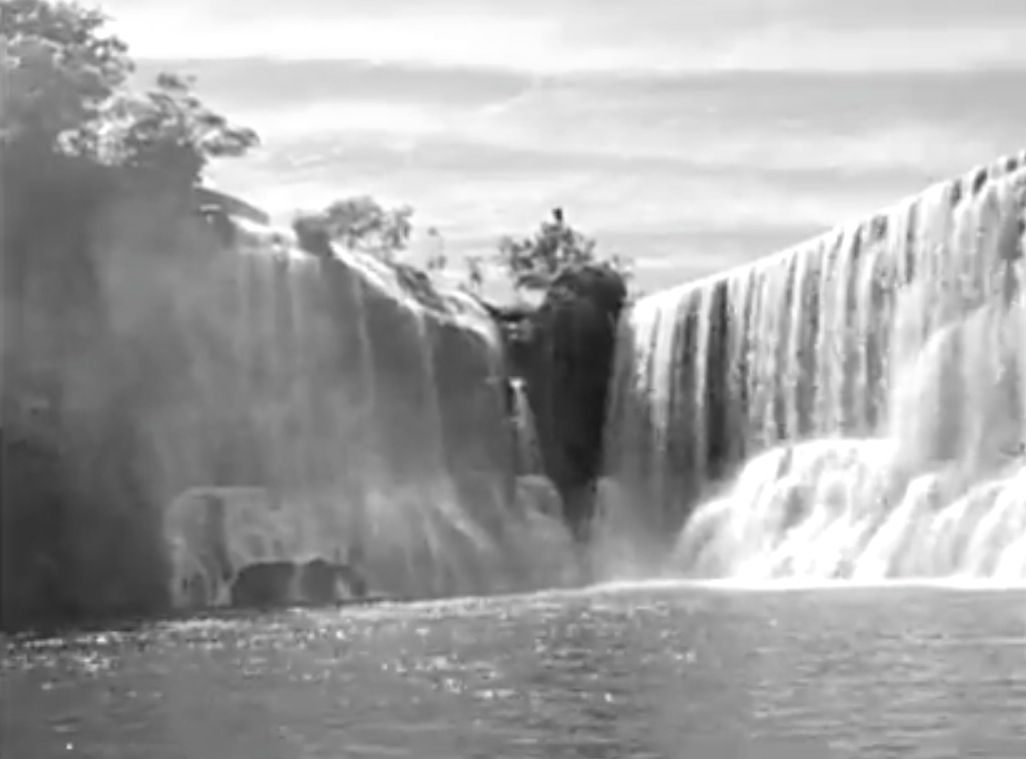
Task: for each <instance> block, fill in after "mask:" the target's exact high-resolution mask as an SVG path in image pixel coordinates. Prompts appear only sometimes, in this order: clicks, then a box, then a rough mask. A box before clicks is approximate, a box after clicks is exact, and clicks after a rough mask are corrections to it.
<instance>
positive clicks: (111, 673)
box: [0, 584, 1026, 759]
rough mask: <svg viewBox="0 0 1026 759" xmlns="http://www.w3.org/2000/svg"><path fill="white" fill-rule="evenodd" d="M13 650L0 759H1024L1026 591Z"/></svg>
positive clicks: (56, 642)
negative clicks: (839, 758)
mask: <svg viewBox="0 0 1026 759" xmlns="http://www.w3.org/2000/svg"><path fill="white" fill-rule="evenodd" d="M3 645H4V657H3V669H2V680H0V682H2V688H3V693H2V702H0V703H2V706H0V710H2V723H0V728H2V733H0V735H2V738H0V748H2V751H0V755H2V756H3V759H44V758H45V757H69V756H72V757H152V758H153V759H160V758H164V757H167V758H170V757H197V758H199V759H207V758H209V759H229V757H238V758H239V759H261V758H262V757H382V756H388V757H416V758H417V759H430V758H431V757H482V758H484V757H496V758H499V757H589V758H595V759H598V758H599V757H609V758H610V759H621V758H626V757H717V758H718V757H786V758H787V759H790V758H792V757H803V756H808V757H831V756H845V757H860V758H864V757H899V756H900V757H904V756H910V757H961V756H977V757H1020V758H1021V757H1024V756H1026V590H1022V589H1017V590H994V589H991V590H980V589H965V588H962V589H957V588H940V587H875V588H873V587H863V588H858V587H844V588H819V589H810V588H805V589H794V588H792V589H789V590H780V589H776V590H765V589H763V590H754V589H738V588H725V587H715V586H695V585H682V584H663V585H651V584H648V585H640V586H619V587H608V588H602V589H595V590H588V591H580V592H569V593H568V592H561V593H548V594H541V595H534V596H521V597H513V598H496V599H473V600H456V601H446V602H437V603H424V604H413V605H404V606H398V605H395V606H378V607H367V608H363V609H349V610H342V611H338V610H332V611H316V612H311V611H292V612H285V613H281V614H276V615H264V616H252V617H234V618H218V619H196V620H190V621H184V622H183V621H175V622H165V623H154V624H152V625H149V626H146V627H144V628H140V629H134V630H123V631H113V630H112V631H108V632H104V633H95V632H93V633H88V634H81V635H68V636H64V637H61V638H49V639H8V640H6V641H5V642H4V644H3Z"/></svg>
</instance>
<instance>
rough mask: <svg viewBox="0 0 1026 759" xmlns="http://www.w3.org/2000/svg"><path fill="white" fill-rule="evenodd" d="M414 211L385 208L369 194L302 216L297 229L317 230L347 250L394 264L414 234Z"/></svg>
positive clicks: (295, 222) (402, 207)
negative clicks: (360, 252) (373, 256)
mask: <svg viewBox="0 0 1026 759" xmlns="http://www.w3.org/2000/svg"><path fill="white" fill-rule="evenodd" d="M412 217H413V209H412V208H410V207H409V206H399V207H398V208H385V207H384V206H382V205H381V204H380V203H378V201H376V200H374V198H372V197H370V196H368V195H360V196H356V197H351V198H345V199H342V200H337V201H335V202H334V203H332V204H331V205H329V206H328V207H327V208H325V209H324V210H323V211H320V212H318V213H304V214H300V215H299V216H298V217H297V218H296V220H295V221H294V222H293V226H294V227H296V228H297V231H298V229H299V228H300V227H302V228H305V229H317V230H319V231H320V232H322V233H323V234H325V235H326V236H327V238H328V239H329V240H331V241H332V242H335V243H338V244H339V245H341V246H342V247H343V248H345V249H346V250H359V251H362V252H364V253H370V254H372V255H376V256H378V257H380V258H383V259H385V260H388V261H391V260H393V259H394V257H395V254H396V253H398V252H399V251H402V250H405V249H406V247H407V246H408V245H409V242H410V234H411V232H412V231H413V223H412Z"/></svg>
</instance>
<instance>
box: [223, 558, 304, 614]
mask: <svg viewBox="0 0 1026 759" xmlns="http://www.w3.org/2000/svg"><path fill="white" fill-rule="evenodd" d="M297 570H298V567H297V566H296V565H295V563H293V562H291V561H269V562H260V563H258V564H250V565H249V566H246V567H243V568H242V570H241V571H240V572H239V574H238V575H237V576H236V578H235V582H233V583H232V586H231V605H232V606H233V607H235V608H239V609H268V608H273V607H280V606H288V605H289V604H292V603H294V602H295V601H296V598H295V591H294V588H295V585H294V581H295V578H296V574H297Z"/></svg>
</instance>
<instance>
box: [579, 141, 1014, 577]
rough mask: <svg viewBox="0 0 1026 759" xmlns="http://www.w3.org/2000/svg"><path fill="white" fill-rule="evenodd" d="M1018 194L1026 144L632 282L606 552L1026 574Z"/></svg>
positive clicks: (912, 573) (797, 568)
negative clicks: (739, 262)
mask: <svg viewBox="0 0 1026 759" xmlns="http://www.w3.org/2000/svg"><path fill="white" fill-rule="evenodd" d="M1024 208H1026V154H1024V155H1022V156H1019V157H1018V158H1017V159H1013V160H1011V161H1006V162H1002V163H1001V164H1000V165H996V166H994V167H991V169H990V170H989V171H988V172H987V174H986V176H983V177H981V176H979V175H978V173H975V172H974V174H972V175H969V176H967V177H965V178H963V179H962V180H960V181H958V182H955V183H945V184H942V185H937V186H935V187H933V188H931V189H929V190H928V191H926V192H925V193H923V194H922V195H920V196H918V197H915V198H913V199H911V200H909V201H907V202H905V203H902V204H900V205H898V206H897V207H895V208H893V209H891V210H889V211H887V212H886V213H884V214H880V215H878V216H876V217H874V218H872V219H870V220H868V221H864V222H859V223H854V224H850V225H846V226H843V227H841V228H839V229H837V230H835V231H833V232H831V233H828V234H827V235H825V236H823V237H822V238H819V239H817V240H814V241H812V242H810V243H808V244H805V245H802V246H799V247H797V248H794V249H792V250H788V251H785V252H784V253H782V254H781V255H779V256H776V257H774V258H771V259H767V260H765V261H763V262H760V263H758V264H756V265H754V266H752V267H749V268H746V269H742V270H739V271H735V272H730V273H728V274H726V275H725V276H723V277H719V278H714V279H710V280H706V281H702V282H698V283H695V284H693V285H688V286H685V287H682V288H678V289H676V290H673V291H668V292H665V293H660V294H657V295H655V296H652V297H649V298H646V299H643V300H642V301H641V302H639V303H638V304H637V306H636V307H635V308H634V310H633V312H632V313H631V314H630V315H629V316H628V318H627V319H626V321H625V327H624V332H623V334H622V336H621V351H620V355H619V357H618V369H617V375H616V378H615V384H614V400H613V404H612V419H611V422H610V429H609V437H608V443H607V448H608V452H609V462H608V474H609V479H608V481H607V482H606V483H605V484H604V492H605V497H604V498H603V503H602V511H601V516H600V529H599V532H600V534H603V535H605V536H606V540H605V543H606V545H605V546H604V547H603V548H602V550H601V551H600V555H599V560H600V561H606V562H607V563H608V566H607V571H609V572H610V574H612V575H617V574H623V573H625V572H626V571H628V570H631V569H633V571H634V572H635V573H638V572H639V571H642V570H640V569H639V565H646V566H645V571H652V570H653V564H654V562H652V561H645V558H644V557H645V556H646V555H650V554H651V551H650V547H651V545H652V544H653V543H654V542H656V541H657V540H658V536H659V535H660V534H661V533H662V534H669V535H678V537H677V538H676V539H675V540H672V541H671V542H672V546H671V549H672V557H671V560H670V562H669V563H668V564H664V565H662V566H660V567H658V570H657V571H660V572H662V573H668V574H672V575H685V576H691V577H711V578H732V579H735V580H737V581H742V582H744V581H749V582H758V581H760V580H765V579H771V578H806V579H810V578H820V579H827V578H850V579H854V580H858V581H863V582H870V581H877V580H880V579H883V578H893V577H901V578H923V577H927V578H931V577H932V578H938V577H946V578H961V579H963V580H966V579H969V578H988V579H990V580H993V581H995V582H1017V581H1019V582H1021V581H1023V580H1026V451H1024V446H1026V303H1024V299H1026V294H1024V290H1026V272H1024V264H1023V246H1024V244H1026V243H1024V240H1023V232H1022V229H1023V226H1022V225H1023V221H1022V220H1023V213H1024ZM698 504H701V505H698ZM602 523H604V529H603V524H602ZM614 525H615V526H614ZM617 535H619V536H621V537H620V538H619V539H618V540H617V539H616V536H617ZM601 545H602V544H601V543H600V546H601ZM610 546H612V548H610Z"/></svg>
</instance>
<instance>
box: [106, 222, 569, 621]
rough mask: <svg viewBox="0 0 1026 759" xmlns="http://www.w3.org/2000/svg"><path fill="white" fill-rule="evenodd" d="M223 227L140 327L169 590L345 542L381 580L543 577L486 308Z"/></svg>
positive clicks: (484, 581) (215, 591)
mask: <svg viewBox="0 0 1026 759" xmlns="http://www.w3.org/2000/svg"><path fill="white" fill-rule="evenodd" d="M234 227H235V236H234V241H233V243H232V245H230V246H229V247H228V248H226V249H225V250H223V251H220V252H217V253H215V254H214V255H212V256H211V257H210V258H209V259H206V260H204V261H202V262H201V263H199V264H197V265H196V266H197V269H196V270H195V271H192V272H191V274H190V275H189V276H181V279H183V280H187V282H188V291H187V292H185V293H184V294H183V293H182V292H178V293H176V294H175V295H174V296H173V297H172V298H171V300H172V301H173V303H172V306H171V308H170V309H169V311H166V312H164V315H163V319H162V320H161V323H160V324H152V325H146V326H144V327H142V328H141V329H140V330H139V331H140V332H143V331H144V333H145V335H146V337H147V339H148V340H151V341H153V342H154V343H155V344H157V345H159V346H160V351H161V352H162V353H170V354H171V355H172V356H173V357H174V361H175V362H176V363H177V372H178V375H179V376H177V377H176V378H175V380H174V381H172V382H171V383H170V385H171V389H170V391H169V392H168V391H162V392H160V393H159V394H158V397H159V401H158V402H157V403H156V404H152V405H150V406H149V407H147V409H146V414H145V416H146V428H147V439H148V443H149V449H150V450H152V451H153V452H154V454H153V456H152V459H153V460H152V462H151V465H150V473H149V474H150V476H149V479H150V481H151V482H152V483H153V486H154V489H155V490H156V491H157V493H158V495H157V497H158V498H159V499H162V500H164V501H165V502H169V503H170V504H171V505H170V506H169V508H168V510H167V518H166V524H167V527H166V529H167V536H168V540H169V549H170V558H171V563H172V569H173V577H172V594H173V595H174V596H175V598H176V600H177V603H178V604H179V605H188V604H190V603H193V602H194V601H195V599H196V598H197V597H196V595H195V593H194V589H195V586H196V585H197V582H196V578H195V575H196V574H197V573H199V574H201V575H202V578H200V582H199V583H198V584H199V585H201V586H203V587H205V588H207V590H206V591H205V592H204V594H203V596H202V597H200V600H201V601H205V602H206V603H211V602H214V603H224V602H225V601H226V600H227V597H228V596H227V591H226V585H228V584H230V583H231V582H232V580H233V578H234V577H235V576H237V574H238V571H239V570H240V568H241V567H243V566H245V565H246V564H249V563H252V562H258V561H280V560H285V561H293V562H303V561H307V560H309V559H311V558H313V557H322V558H324V559H328V560H331V559H333V558H334V557H339V556H347V555H348V556H351V555H353V553H354V551H355V552H356V553H358V554H359V556H360V562H361V570H362V571H363V572H364V573H366V575H367V577H368V580H369V583H370V586H371V588H372V589H373V590H376V591H380V592H385V593H389V594H394V595H415V596H430V595H447V594H453V593H483V592H494V591H501V590H509V589H515V588H523V587H530V586H532V585H534V584H538V583H539V582H541V583H545V582H548V581H551V579H552V578H541V577H539V575H538V571H537V567H534V566H531V563H530V560H529V556H530V554H531V552H532V550H533V549H534V548H536V547H537V545H538V544H539V543H538V541H542V543H543V544H544V545H547V546H548V545H551V542H552V540H554V539H560V540H561V539H562V538H561V536H560V535H558V534H556V533H557V532H558V531H554V527H555V525H554V524H549V523H548V522H546V523H545V524H544V525H541V526H540V527H539V525H538V524H536V523H535V521H533V517H532V516H531V515H530V514H528V513H526V512H527V511H529V508H528V507H527V506H526V505H525V504H524V503H523V499H520V498H518V495H517V485H516V482H515V481H514V480H513V472H514V466H513V459H514V456H515V441H514V439H513V435H512V434H511V432H510V430H509V426H508V417H507V409H506V405H505V398H504V396H503V393H502V390H501V388H502V385H503V383H504V379H505V371H504V358H503V353H502V347H501V343H500V338H499V335H498V331H497V327H496V325H495V324H494V323H493V322H492V320H491V319H490V317H488V315H487V314H486V313H485V312H484V310H483V309H482V308H481V307H480V306H479V305H478V304H477V303H476V302H475V301H474V300H472V299H471V298H469V297H467V296H465V295H462V294H460V293H447V294H441V293H439V292H437V291H435V290H434V288H433V287H432V286H431V285H430V284H428V283H427V282H426V281H425V280H422V279H419V278H418V277H417V275H416V274H413V273H410V272H403V271H401V270H397V269H395V268H393V267H389V266H386V265H384V264H382V263H380V262H378V261H376V260H374V259H371V258H369V257H364V256H360V255H358V254H353V255H349V254H346V255H345V256H344V257H342V258H341V259H325V260H318V259H317V258H316V257H314V256H311V255H308V254H305V253H300V252H298V251H297V250H296V249H295V248H294V247H293V246H292V244H291V242H290V241H289V240H288V239H286V238H285V237H284V236H282V235H281V234H280V233H279V234H278V235H277V236H271V235H269V234H268V230H266V229H263V228H259V227H252V226H248V225H247V224H246V223H245V222H242V221H238V220H237V221H236V222H234ZM176 266H177V264H176ZM182 274H183V272H181V271H176V276H180V275H182ZM121 276H125V275H124V274H123V273H122V275H121ZM146 276H147V277H152V273H151V272H149V271H147V274H146ZM165 358H166V357H165ZM211 504H215V505H216V506H217V510H215V511H214V512H213V515H212V512H211ZM549 521H552V520H549ZM567 555H569V554H568V552H567ZM219 556H220V557H222V558H218V557H219Z"/></svg>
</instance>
